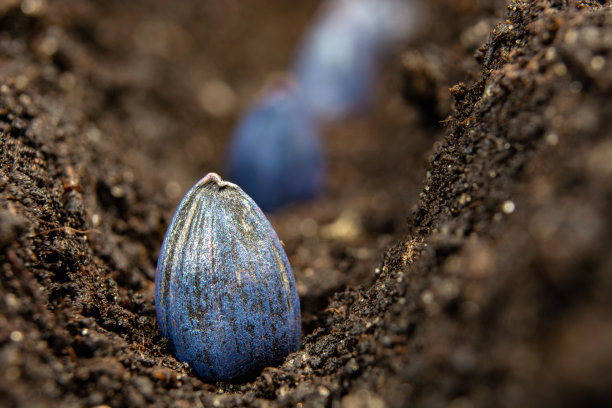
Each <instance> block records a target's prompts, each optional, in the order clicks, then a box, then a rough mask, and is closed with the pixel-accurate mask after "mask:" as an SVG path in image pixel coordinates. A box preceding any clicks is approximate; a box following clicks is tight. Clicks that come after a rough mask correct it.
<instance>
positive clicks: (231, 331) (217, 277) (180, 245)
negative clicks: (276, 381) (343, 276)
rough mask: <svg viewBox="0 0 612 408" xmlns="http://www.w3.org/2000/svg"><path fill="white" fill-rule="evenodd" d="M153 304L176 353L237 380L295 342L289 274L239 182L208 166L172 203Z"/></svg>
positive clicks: (219, 377) (210, 375)
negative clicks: (175, 204)
mask: <svg viewBox="0 0 612 408" xmlns="http://www.w3.org/2000/svg"><path fill="white" fill-rule="evenodd" d="M155 307H156V311H157V321H158V324H159V328H160V330H161V332H162V334H163V335H164V336H165V337H168V338H169V339H170V342H171V343H172V345H173V347H174V351H175V353H176V357H177V358H178V359H179V360H180V361H185V362H188V363H189V364H190V365H191V366H192V367H193V369H194V370H195V371H196V373H197V374H198V375H199V376H200V377H201V378H202V379H203V380H205V381H211V382H215V381H226V382H236V381H242V380H245V379H249V378H251V377H253V376H255V375H257V374H258V373H259V372H260V371H261V370H262V369H263V368H264V367H266V366H269V365H275V364H278V363H280V362H281V361H282V360H283V359H284V358H285V357H286V356H287V355H288V354H289V353H291V352H293V351H295V350H297V348H298V346H299V339H300V330H301V317H300V303H299V299H298V295H297V291H296V286H295V280H294V278H293V272H292V271H291V266H290V265H289V261H288V260H287V256H286V255H285V251H284V250H283V247H282V245H281V243H280V241H279V239H278V237H277V235H276V233H275V232H274V229H273V228H272V226H271V225H270V223H269V222H268V220H267V219H266V217H265V216H264V214H263V213H262V212H261V210H260V209H259V208H258V207H257V205H256V204H255V203H254V202H253V200H252V199H251V198H250V197H249V196H247V195H246V194H245V193H244V192H243V191H242V190H241V189H240V187H238V186H236V185H234V184H232V183H229V182H226V181H222V180H221V178H220V177H219V176H218V175H217V174H215V173H209V174H208V175H207V176H206V177H204V178H203V179H202V180H200V181H199V182H198V183H197V184H196V185H195V186H194V187H193V188H192V189H191V190H190V191H189V192H188V193H187V195H185V197H184V198H183V200H182V201H181V203H180V204H179V206H178V208H177V210H176V212H175V214H174V217H173V218H172V221H171V222H170V226H169V227H168V231H167V232H166V236H165V238H164V243H163V245H162V248H161V252H160V256H159V261H158V265H157V272H156V274H155Z"/></svg>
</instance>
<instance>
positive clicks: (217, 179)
mask: <svg viewBox="0 0 612 408" xmlns="http://www.w3.org/2000/svg"><path fill="white" fill-rule="evenodd" d="M208 183H215V184H216V185H218V186H219V187H220V188H223V187H236V185H235V184H233V183H230V182H229V181H225V180H223V179H221V176H219V175H218V174H217V173H214V172H210V173H208V174H207V175H205V176H204V177H203V178H202V179H201V180H200V181H198V184H199V185H204V184H208Z"/></svg>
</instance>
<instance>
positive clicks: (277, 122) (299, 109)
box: [228, 82, 325, 211]
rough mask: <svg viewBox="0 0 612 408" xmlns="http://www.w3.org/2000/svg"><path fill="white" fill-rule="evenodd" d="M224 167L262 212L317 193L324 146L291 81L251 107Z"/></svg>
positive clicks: (299, 93)
mask: <svg viewBox="0 0 612 408" xmlns="http://www.w3.org/2000/svg"><path fill="white" fill-rule="evenodd" d="M228 171H229V179H230V180H232V182H234V183H236V184H238V185H240V186H241V187H242V188H243V189H244V191H245V192H246V193H247V194H249V195H250V196H251V197H252V198H253V199H254V200H255V202H256V203H257V204H258V205H259V206H260V207H261V208H262V210H264V211H271V210H274V209H276V208H278V207H281V206H283V205H285V204H288V203H291V202H297V201H304V200H307V199H310V198H313V197H315V196H316V195H317V194H319V193H320V191H321V190H322V187H323V178H324V172H325V168H324V160H323V149H322V147H321V142H320V140H319V134H318V131H317V128H316V123H315V121H314V120H313V119H312V117H311V116H310V113H309V111H308V109H307V108H306V106H305V105H304V102H303V99H302V95H301V91H300V89H299V88H298V87H297V86H296V85H295V84H294V83H290V82H285V83H282V84H281V83H278V84H276V85H275V86H274V87H272V88H270V89H268V90H267V92H266V93H265V94H264V95H263V97H262V98H261V99H259V100H258V101H257V103H256V104H255V105H254V106H252V107H251V109H250V110H249V112H248V113H247V114H246V116H245V117H244V119H243V121H242V122H241V123H240V125H239V126H238V127H237V129H236V131H235V132H234V135H233V138H232V141H231V143H230V148H229V155H228Z"/></svg>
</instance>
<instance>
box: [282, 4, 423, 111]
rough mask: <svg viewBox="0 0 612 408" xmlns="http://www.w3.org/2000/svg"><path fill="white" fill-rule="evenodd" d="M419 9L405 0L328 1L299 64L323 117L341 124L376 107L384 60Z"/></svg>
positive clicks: (305, 85)
mask: <svg viewBox="0 0 612 408" xmlns="http://www.w3.org/2000/svg"><path fill="white" fill-rule="evenodd" d="M413 10H415V8H414V6H412V5H410V4H409V3H408V2H403V1H399V0H332V1H328V2H325V3H324V5H323V7H322V8H321V10H320V11H319V13H318V14H317V16H316V19H315V22H314V24H313V25H312V27H311V28H310V30H309V31H308V33H307V34H306V36H305V38H304V40H303V41H302V44H301V47H300V50H299V52H298V55H297V58H296V61H295V64H294V71H295V73H296V76H297V80H298V82H299V83H300V84H301V86H302V89H303V90H304V95H305V100H306V102H307V103H308V105H309V107H310V109H311V110H312V111H313V112H314V114H315V116H316V117H317V118H319V119H322V120H338V119H342V118H344V117H346V116H348V115H351V114H355V113H358V112H360V111H362V110H364V109H365V108H367V107H368V106H369V105H370V103H371V99H372V95H373V92H374V84H375V80H376V77H377V74H378V65H379V63H380V57H381V56H382V55H383V54H384V53H385V52H386V51H387V48H388V47H389V46H390V45H391V44H392V43H393V42H395V41H396V40H398V39H399V38H401V37H402V36H403V34H404V33H405V32H407V30H406V28H405V27H406V24H405V23H407V22H409V20H414V17H415V16H414V13H412V14H410V12H412V11H413ZM408 17H410V18H408Z"/></svg>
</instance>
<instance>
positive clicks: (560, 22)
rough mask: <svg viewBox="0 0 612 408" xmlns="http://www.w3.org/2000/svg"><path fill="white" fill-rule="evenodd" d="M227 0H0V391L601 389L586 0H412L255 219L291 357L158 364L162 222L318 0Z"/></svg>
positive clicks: (378, 396)
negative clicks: (252, 374)
mask: <svg viewBox="0 0 612 408" xmlns="http://www.w3.org/2000/svg"><path fill="white" fill-rule="evenodd" d="M241 3H242V2H233V1H215V2H213V1H209V2H205V1H202V0H184V1H180V2H172V1H167V0H166V1H164V0H150V1H143V0H137V1H130V2H123V1H118V0H109V1H96V0H87V1H78V2H77V1H70V0H46V1H45V0H23V1H21V2H20V1H17V0H6V1H4V2H0V55H1V57H0V132H1V133H0V138H1V141H2V146H1V151H0V165H1V172H0V274H1V275H2V278H1V280H0V367H2V370H0V405H1V406H7V407H10V406H24V407H38V406H41V407H43V406H44V407H46V406H75V407H77V406H99V407H102V406H113V407H115V406H117V407H118V406H134V407H140V406H160V407H161V406H172V407H187V406H251V405H253V406H296V405H300V404H301V405H304V406H334V407H337V406H342V407H366V406H368V407H385V406H389V407H395V406H418V407H441V406H452V407H492V406H499V407H542V406H564V407H565V406H567V407H570V406H593V407H597V406H601V407H604V406H611V405H612V353H611V352H610V350H612V320H611V319H612V318H611V315H612V296H611V293H612V251H610V248H612V229H611V228H610V227H611V226H612V138H611V137H610V133H609V129H611V128H612V102H610V101H611V96H612V63H611V62H609V61H608V59H609V58H612V9H611V8H610V7H609V5H608V4H604V3H607V2H604V1H599V2H597V1H561V0H558V1H552V0H549V1H545V0H541V1H516V2H512V3H511V4H510V5H509V7H506V5H505V4H504V2H503V1H501V0H500V1H494V2H492V1H484V0H482V1H475V0H465V1H463V0H461V1H457V0H436V1H430V2H428V3H427V4H428V6H427V7H428V19H427V20H426V21H427V23H426V24H425V25H424V26H423V28H422V31H421V33H420V35H419V36H418V38H415V39H413V40H412V41H411V42H409V43H406V44H404V45H403V46H402V47H400V49H399V50H398V52H397V53H396V56H395V57H394V58H390V59H389V61H388V67H387V70H386V72H385V76H384V78H383V80H382V81H381V86H380V89H379V93H378V99H377V102H376V104H375V105H376V107H375V109H374V111H373V112H371V113H370V114H369V115H368V116H367V117H362V118H356V119H354V120H352V121H349V122H347V123H345V124H338V125H334V126H333V127H330V129H328V130H327V133H326V146H327V150H328V153H327V155H328V167H329V171H330V178H329V180H328V188H327V193H326V195H325V196H324V197H322V198H321V199H319V200H317V201H314V202H311V203H305V204H301V205H295V206H292V207H290V208H287V209H285V210H283V211H281V212H279V213H276V214H273V215H272V216H271V221H272V223H273V224H274V226H275V227H276V229H277V232H278V234H279V236H280V237H281V239H282V240H283V241H284V243H285V245H286V250H287V253H288V256H289V258H290V261H291V263H292V265H293V267H294V272H295V275H296V279H297V281H298V289H299V294H300V297H301V300H302V307H303V317H304V333H303V339H302V344H301V347H300V349H299V351H298V352H296V353H294V354H292V355H290V356H289V357H288V358H287V359H286V361H285V362H284V363H283V364H282V365H281V366H280V367H275V368H266V369H265V370H264V372H263V373H262V374H261V375H260V376H258V377H257V378H256V379H255V380H254V381H252V382H249V383H245V384H238V385H230V384H206V383H203V382H202V381H201V380H199V379H198V378H197V377H196V376H195V375H194V374H193V372H192V371H191V370H190V368H189V367H188V366H187V365H184V364H181V363H179V362H177V361H176V360H175V358H174V357H173V356H172V355H171V353H170V351H169V347H168V343H167V341H166V340H164V339H163V338H161V336H160V334H159V331H158V329H157V323H156V319H155V310H154V291H153V286H154V285H153V277H154V273H155V265H156V260H157V256H158V251H159V247H160V245H161V241H162V238H163V235H164V232H165V228H166V226H167V224H168V222H169V219H170V217H171V215H172V212H173V210H174V208H175V206H176V205H177V203H178V201H179V200H180V198H181V196H182V195H183V194H184V193H185V192H186V191H187V189H188V188H189V187H190V186H191V185H192V184H193V183H194V182H195V181H196V180H198V179H199V178H201V177H202V176H203V175H204V174H205V173H207V172H209V171H216V172H219V173H221V174H222V175H223V157H224V154H225V145H226V142H227V139H228V137H229V135H230V132H231V129H232V126H233V125H234V124H235V123H236V121H237V120H239V118H240V114H241V113H242V112H244V110H245V109H246V107H247V106H248V103H249V102H250V101H252V100H253V98H254V97H255V95H256V92H257V90H258V89H259V88H260V87H261V86H262V85H263V84H264V82H265V81H266V78H268V77H269V76H270V75H274V72H275V71H279V70H282V69H283V68H284V67H286V66H288V65H289V62H290V59H291V56H292V53H293V49H294V47H295V46H296V44H297V42H298V39H299V36H300V33H301V32H302V31H303V29H304V27H305V25H306V24H307V22H308V19H309V18H310V17H311V16H312V13H313V12H314V10H315V8H316V3H317V2H315V1H314V0H310V1H304V2H300V3H299V4H297V3H296V2H287V1H285V0H266V1H264V0H257V1H251V2H245V3H248V5H243V4H241ZM449 89H450V92H449ZM211 95H212V96H211ZM211 100H212V102H211ZM219 106H221V107H222V108H223V109H221V108H219Z"/></svg>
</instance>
